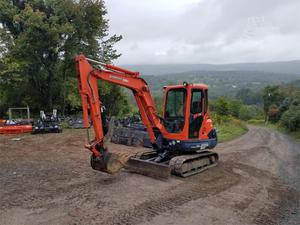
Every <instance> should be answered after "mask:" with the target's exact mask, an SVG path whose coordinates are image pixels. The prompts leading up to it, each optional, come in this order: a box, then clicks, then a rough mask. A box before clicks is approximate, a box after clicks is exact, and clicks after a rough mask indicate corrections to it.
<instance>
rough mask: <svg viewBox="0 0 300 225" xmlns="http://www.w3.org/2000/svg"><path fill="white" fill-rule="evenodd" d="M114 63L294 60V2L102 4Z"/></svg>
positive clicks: (298, 8)
mask: <svg viewBox="0 0 300 225" xmlns="http://www.w3.org/2000/svg"><path fill="white" fill-rule="evenodd" d="M105 2H106V6H107V10H108V18H109V20H110V21H109V24H110V33H111V34H121V35H122V36H123V40H121V41H120V43H118V44H117V45H116V46H115V47H116V49H117V50H118V51H119V53H121V54H122V56H121V57H120V58H119V59H118V60H117V61H116V62H115V63H118V64H164V63H214V64H221V63H233V62H260V61H279V60H293V59H300V0H106V1H105Z"/></svg>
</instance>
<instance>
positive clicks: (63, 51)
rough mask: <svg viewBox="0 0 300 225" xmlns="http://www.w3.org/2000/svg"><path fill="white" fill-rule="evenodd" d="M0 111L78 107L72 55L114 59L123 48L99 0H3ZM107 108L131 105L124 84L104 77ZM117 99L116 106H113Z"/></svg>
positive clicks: (2, 113)
mask: <svg viewBox="0 0 300 225" xmlns="http://www.w3.org/2000/svg"><path fill="white" fill-rule="evenodd" d="M0 9H1V10H0V87H1V89H0V117H1V116H5V114H6V112H7V108H8V107H17V106H26V105H29V106H30V108H31V109H32V111H34V112H36V113H37V112H39V110H42V109H43V110H49V111H50V110H52V109H53V108H56V109H58V110H59V112H60V113H66V114H70V113H75V112H77V111H79V110H80V108H81V102H80V98H79V95H78V90H77V78H76V73H75V65H74V57H75V55H77V54H79V53H83V54H85V55H86V56H88V57H90V58H94V59H96V60H99V61H102V62H106V63H110V62H112V60H114V59H116V58H118V57H119V56H120V54H118V53H117V51H116V50H115V49H114V44H115V43H117V42H118V41H120V40H121V39H122V36H118V35H109V32H108V28H109V26H108V20H107V19H106V18H105V15H106V13H107V11H106V8H105V6H104V2H103V1H101V0H78V1H75V0H64V1H61V0H26V1H25V0H0ZM100 86H101V87H100V88H101V91H100V94H101V97H102V99H103V102H104V104H106V105H108V107H107V108H108V110H109V114H114V115H117V114H122V113H126V112H127V111H128V102H127V98H126V95H125V94H124V93H123V92H122V90H121V89H120V87H116V86H113V85H110V84H103V83H101V85H100ZM112 104H113V107H112Z"/></svg>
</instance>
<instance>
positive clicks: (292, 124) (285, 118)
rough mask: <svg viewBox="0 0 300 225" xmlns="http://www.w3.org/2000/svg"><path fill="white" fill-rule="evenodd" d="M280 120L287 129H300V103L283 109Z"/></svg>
mask: <svg viewBox="0 0 300 225" xmlns="http://www.w3.org/2000/svg"><path fill="white" fill-rule="evenodd" d="M280 122H281V124H282V125H283V126H284V127H285V128H286V129H287V130H288V131H291V132H292V131H300V104H299V105H292V106H291V107H290V108H289V109H288V110H287V111H285V112H284V113H283V115H282V116H281V119H280Z"/></svg>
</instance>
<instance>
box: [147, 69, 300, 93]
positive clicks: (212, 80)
mask: <svg viewBox="0 0 300 225" xmlns="http://www.w3.org/2000/svg"><path fill="white" fill-rule="evenodd" d="M143 78H144V79H145V80H146V81H147V83H148V84H149V86H150V89H151V91H152V93H153V94H154V95H157V94H159V93H160V94H161V92H162V87H163V86H165V85H168V84H178V83H182V82H183V81H187V82H190V83H205V84H207V85H209V88H210V97H211V98H216V97H218V96H222V95H224V96H235V95H236V93H237V91H238V90H239V89H242V88H250V89H251V90H253V91H260V90H261V89H262V88H264V87H265V86H267V85H282V84H287V83H290V82H295V81H296V80H300V74H287V73H273V72H259V71H238V70H236V71H190V72H183V73H173V74H164V75H162V76H154V75H148V76H147V75H144V76H143ZM298 82H299V81H298Z"/></svg>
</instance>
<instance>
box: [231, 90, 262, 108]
mask: <svg viewBox="0 0 300 225" xmlns="http://www.w3.org/2000/svg"><path fill="white" fill-rule="evenodd" d="M236 99H239V100H240V101H242V102H243V103H244V104H246V105H256V104H260V103H261V102H262V96H261V94H260V93H259V92H257V91H256V92H254V91H253V90H251V89H250V88H242V89H240V90H239V91H238V92H237V93H236Z"/></svg>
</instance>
